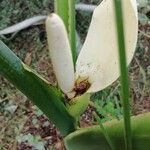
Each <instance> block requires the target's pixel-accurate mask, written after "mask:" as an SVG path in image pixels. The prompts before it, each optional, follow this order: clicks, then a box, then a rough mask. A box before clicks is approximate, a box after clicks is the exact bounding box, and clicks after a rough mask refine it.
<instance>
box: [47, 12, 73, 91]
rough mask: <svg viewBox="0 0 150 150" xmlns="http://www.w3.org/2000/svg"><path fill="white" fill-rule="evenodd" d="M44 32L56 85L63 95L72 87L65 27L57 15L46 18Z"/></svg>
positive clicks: (71, 72) (69, 52)
mask: <svg viewBox="0 0 150 150" xmlns="http://www.w3.org/2000/svg"><path fill="white" fill-rule="evenodd" d="M46 32H47V38H48V46H49V51H50V56H51V61H52V64H53V69H54V73H55V75H56V78H57V82H58V85H59V87H60V88H61V90H62V91H63V92H64V93H68V92H70V91H72V89H73V86H74V67H73V61H72V55H71V49H70V45H69V40H68V35H67V32H66V29H65V25H64V23H63V21H62V20H61V19H60V17H58V15H56V14H51V15H50V16H48V17H47V19H46Z"/></svg>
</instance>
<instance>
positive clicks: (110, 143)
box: [94, 113, 115, 150]
mask: <svg viewBox="0 0 150 150" xmlns="http://www.w3.org/2000/svg"><path fill="white" fill-rule="evenodd" d="M94 117H95V118H96V120H97V122H98V123H99V126H100V128H101V131H102V132H103V134H104V136H105V138H106V141H107V143H108V144H109V146H110V148H111V150H115V146H114V145H113V143H112V141H111V139H110V137H109V134H108V133H107V130H106V129H105V127H104V126H103V124H102V122H101V119H100V118H99V117H98V115H97V114H96V113H94Z"/></svg>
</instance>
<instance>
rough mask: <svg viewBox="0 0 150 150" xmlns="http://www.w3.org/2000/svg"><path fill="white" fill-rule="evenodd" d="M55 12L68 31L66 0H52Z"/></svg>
mask: <svg viewBox="0 0 150 150" xmlns="http://www.w3.org/2000/svg"><path fill="white" fill-rule="evenodd" d="M54 6H55V13H57V14H58V15H59V16H60V17H61V19H62V20H63V21H64V24H65V26H66V29H67V31H69V13H68V12H69V6H68V0H54Z"/></svg>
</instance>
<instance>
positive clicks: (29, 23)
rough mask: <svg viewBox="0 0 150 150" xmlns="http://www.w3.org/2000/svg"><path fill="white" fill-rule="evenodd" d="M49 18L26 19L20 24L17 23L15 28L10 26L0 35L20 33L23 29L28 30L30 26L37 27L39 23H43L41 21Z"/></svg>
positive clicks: (1, 31)
mask: <svg viewBox="0 0 150 150" xmlns="http://www.w3.org/2000/svg"><path fill="white" fill-rule="evenodd" d="M46 17H47V16H36V17H32V18H29V19H26V20H24V21H22V22H20V23H17V24H15V25H13V26H10V27H8V28H6V29H4V30H0V35H5V34H10V33H14V32H18V31H20V30H22V29H25V28H28V27H29V26H32V25H34V24H36V25H37V23H38V24H39V23H41V21H44V20H45V19H46Z"/></svg>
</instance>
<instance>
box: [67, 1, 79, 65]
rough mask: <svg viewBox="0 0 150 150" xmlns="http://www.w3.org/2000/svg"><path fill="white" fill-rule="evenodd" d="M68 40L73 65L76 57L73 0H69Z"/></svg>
mask: <svg viewBox="0 0 150 150" xmlns="http://www.w3.org/2000/svg"><path fill="white" fill-rule="evenodd" d="M68 3H69V40H70V45H71V50H72V58H73V63H74V65H75V63H76V59H77V51H76V27H75V26H76V23H75V0H69V1H68Z"/></svg>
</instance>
